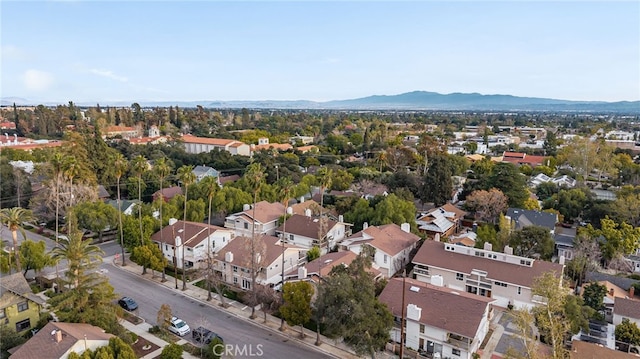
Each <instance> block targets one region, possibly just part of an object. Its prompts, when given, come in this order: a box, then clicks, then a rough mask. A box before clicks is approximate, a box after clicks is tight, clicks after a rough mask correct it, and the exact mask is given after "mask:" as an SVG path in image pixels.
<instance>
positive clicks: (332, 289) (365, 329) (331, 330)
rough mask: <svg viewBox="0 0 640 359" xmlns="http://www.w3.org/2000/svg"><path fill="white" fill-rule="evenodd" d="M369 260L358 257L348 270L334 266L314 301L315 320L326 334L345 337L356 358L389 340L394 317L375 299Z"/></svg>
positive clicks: (380, 346) (379, 347) (376, 348)
mask: <svg viewBox="0 0 640 359" xmlns="http://www.w3.org/2000/svg"><path fill="white" fill-rule="evenodd" d="M370 267H371V259H370V258H369V257H368V256H367V255H366V254H365V255H362V254H361V255H359V256H358V257H357V258H356V259H355V260H354V261H353V262H351V264H350V265H349V267H346V268H345V267H343V266H336V267H334V268H333V269H332V270H331V273H330V275H329V276H328V277H326V278H323V279H324V281H322V282H321V284H320V286H319V289H318V297H317V299H316V303H315V308H316V317H317V318H319V320H322V321H323V323H324V324H325V334H326V335H327V336H329V337H331V338H338V337H342V338H344V342H345V343H346V344H348V345H349V346H351V347H352V348H353V349H354V350H355V352H356V353H357V354H359V355H363V354H371V355H373V353H374V352H375V351H377V350H380V349H381V348H383V347H384V345H385V343H387V341H388V340H389V331H390V330H391V327H392V325H393V315H392V314H391V313H390V312H389V310H388V309H387V307H386V306H385V305H383V304H381V303H380V302H379V301H378V299H377V298H376V296H375V282H374V279H373V275H372V274H371V273H370V272H369V271H368V269H369V268H370Z"/></svg>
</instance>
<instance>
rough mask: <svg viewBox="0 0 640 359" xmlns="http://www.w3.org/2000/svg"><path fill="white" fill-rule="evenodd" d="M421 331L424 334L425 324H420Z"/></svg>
mask: <svg viewBox="0 0 640 359" xmlns="http://www.w3.org/2000/svg"><path fill="white" fill-rule="evenodd" d="M420 333H423V334H424V324H420Z"/></svg>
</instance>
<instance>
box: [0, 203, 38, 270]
mask: <svg viewBox="0 0 640 359" xmlns="http://www.w3.org/2000/svg"><path fill="white" fill-rule="evenodd" d="M0 219H2V224H5V225H6V226H7V228H9V230H10V231H11V237H12V238H13V248H14V255H15V259H16V269H17V270H18V272H20V271H21V270H22V268H21V267H20V251H19V250H18V231H20V233H22V237H23V238H24V239H26V238H27V235H26V234H25V232H24V228H22V223H24V222H28V221H32V220H33V213H31V211H29V210H27V209H24V208H22V207H13V208H3V209H2V210H0Z"/></svg>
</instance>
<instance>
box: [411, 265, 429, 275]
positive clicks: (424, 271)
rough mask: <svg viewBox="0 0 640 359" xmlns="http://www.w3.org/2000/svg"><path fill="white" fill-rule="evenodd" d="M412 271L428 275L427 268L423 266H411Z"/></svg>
mask: <svg viewBox="0 0 640 359" xmlns="http://www.w3.org/2000/svg"><path fill="white" fill-rule="evenodd" d="M413 273H415V274H422V275H429V270H428V269H424V268H420V267H414V268H413Z"/></svg>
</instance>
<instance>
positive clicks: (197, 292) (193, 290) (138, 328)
mask: <svg viewBox="0 0 640 359" xmlns="http://www.w3.org/2000/svg"><path fill="white" fill-rule="evenodd" d="M107 260H108V261H109V262H111V264H112V265H113V266H114V267H116V268H119V269H120V270H126V271H128V272H131V273H134V274H136V275H138V276H140V277H142V278H144V279H146V280H149V281H153V282H156V283H157V284H158V285H164V286H165V287H166V288H168V289H170V290H172V291H175V292H177V293H182V294H183V295H185V296H188V297H191V298H193V299H195V300H197V301H199V302H200V303H201V304H204V305H209V306H211V307H216V308H218V309H220V310H224V311H226V312H227V313H229V314H232V315H234V316H235V317H237V318H240V319H242V320H245V321H247V322H249V323H252V324H253V325H256V326H260V327H262V328H264V329H267V330H270V331H272V332H274V333H277V334H278V335H283V336H285V337H287V339H289V340H295V341H297V342H298V343H301V344H304V345H307V346H309V347H313V348H314V349H315V350H320V351H321V352H324V353H325V354H327V355H329V356H331V357H334V358H341V359H342V358H344V359H356V358H361V357H360V356H358V355H356V354H355V353H354V352H353V351H352V350H351V349H350V348H348V347H347V345H346V344H344V343H341V342H338V341H336V340H333V339H329V338H326V337H324V336H322V335H321V336H320V340H321V342H322V343H321V344H320V345H319V346H316V345H315V342H316V337H317V335H316V332H314V331H310V330H308V329H306V328H305V329H304V333H305V338H304V339H302V338H300V328H299V327H295V328H292V327H289V326H288V325H286V323H285V326H286V328H287V329H286V330H285V331H284V332H281V331H280V330H279V329H280V318H276V317H274V316H272V315H269V314H267V322H266V323H265V322H264V313H262V312H261V311H259V310H256V314H257V317H256V318H255V319H251V318H250V316H251V307H249V306H246V305H244V304H242V303H238V302H234V301H230V300H229V299H226V300H225V304H231V305H230V306H228V307H227V308H223V307H221V306H220V301H219V300H218V295H217V294H216V293H212V298H213V299H212V300H211V301H207V291H206V290H205V289H202V288H199V287H196V286H195V285H193V284H191V283H187V285H186V290H184V291H183V290H181V289H182V283H181V281H179V289H175V281H174V280H173V278H171V277H170V278H171V280H167V281H165V282H164V283H163V282H162V281H161V279H162V278H161V275H159V274H156V276H155V277H152V274H151V271H150V270H149V271H148V273H147V274H145V275H141V274H140V273H142V267H141V266H139V265H138V264H136V263H133V262H132V261H130V260H129V258H127V260H126V265H125V266H124V267H123V266H122V262H121V261H122V259H121V258H120V259H119V260H117V261H116V260H115V258H114V257H111V258H105V262H106V261H107ZM198 280H199V279H198ZM196 281H197V280H194V282H196ZM124 322H126V323H128V322H127V321H124ZM125 327H127V329H129V330H131V331H133V332H135V333H136V334H138V335H140V334H141V333H144V335H143V336H144V337H145V338H146V339H148V340H149V341H152V340H151V339H150V338H149V337H154V338H155V341H161V342H163V344H162V345H161V344H158V345H159V346H160V347H161V348H162V347H163V346H164V345H167V344H168V343H166V342H164V341H163V340H161V339H159V338H157V337H155V335H150V334H149V332H148V328H149V327H150V325H149V324H148V323H142V324H138V325H134V324H131V323H128V326H125ZM130 327H134V328H133V329H135V330H132V329H131V328H130ZM142 327H145V328H142ZM155 341H153V342H154V343H155ZM157 354H159V352H158V353H157ZM186 354H187V353H185V356H184V358H188V356H187V355H186ZM376 357H377V358H388V357H393V356H392V355H389V354H388V353H376ZM145 358H154V356H151V354H149V355H147V356H145ZM191 358H193V356H191Z"/></svg>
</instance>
